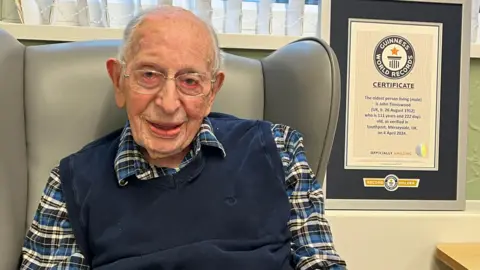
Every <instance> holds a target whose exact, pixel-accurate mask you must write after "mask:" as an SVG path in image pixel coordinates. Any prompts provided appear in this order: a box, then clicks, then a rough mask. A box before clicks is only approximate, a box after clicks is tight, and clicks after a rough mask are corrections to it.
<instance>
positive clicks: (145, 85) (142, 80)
mask: <svg viewBox="0 0 480 270" xmlns="http://www.w3.org/2000/svg"><path fill="white" fill-rule="evenodd" d="M132 77H133V79H134V80H135V82H137V85H138V86H139V87H136V88H135V89H134V91H136V92H140V93H143V94H154V93H156V92H157V91H159V90H161V89H162V88H163V86H164V85H165V82H166V80H167V78H165V76H164V75H163V74H162V73H160V72H155V71H151V70H135V71H134V72H133V73H132ZM175 83H176V86H177V89H178V90H179V91H180V92H181V93H183V94H184V95H188V96H199V95H202V94H204V92H205V89H207V87H206V85H207V84H208V80H207V77H206V76H204V75H202V74H198V73H185V74H181V75H179V76H177V77H176V78H175Z"/></svg>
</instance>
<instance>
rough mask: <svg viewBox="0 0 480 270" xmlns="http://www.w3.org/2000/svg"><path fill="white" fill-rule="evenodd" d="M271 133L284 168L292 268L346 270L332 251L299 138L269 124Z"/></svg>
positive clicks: (320, 193) (317, 186)
mask: <svg viewBox="0 0 480 270" xmlns="http://www.w3.org/2000/svg"><path fill="white" fill-rule="evenodd" d="M272 133H273V136H274V139H275V143H276V145H277V148H278V150H279V153H280V157H281V159H282V163H283V166H284V169H285V175H286V189H287V194H288V197H289V200H290V205H291V212H290V213H291V215H290V221H289V224H288V226H289V228H290V231H291V233H292V256H293V261H294V264H295V265H296V268H295V269H300V270H319V269H329V270H344V269H346V263H345V261H344V260H343V259H342V258H341V257H340V256H339V255H338V254H337V252H336V251H335V248H334V244H333V239H332V232H331V230H330V225H329V224H328V221H327V220H326V218H325V216H324V214H325V208H324V198H323V191H322V188H321V186H320V184H319V183H318V181H317V180H316V178H315V175H314V172H313V171H312V169H311V168H310V166H309V164H308V162H307V158H306V156H305V149H304V145H303V137H302V135H301V134H300V133H299V132H298V131H296V130H294V129H291V128H290V127H288V126H285V125H278V124H275V125H272Z"/></svg>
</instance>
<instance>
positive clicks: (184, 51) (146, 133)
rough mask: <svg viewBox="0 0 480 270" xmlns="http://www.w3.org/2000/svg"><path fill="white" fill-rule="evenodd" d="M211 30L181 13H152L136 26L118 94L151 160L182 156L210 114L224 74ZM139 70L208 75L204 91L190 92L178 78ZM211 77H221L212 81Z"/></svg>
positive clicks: (134, 133) (116, 92) (136, 139)
mask: <svg viewBox="0 0 480 270" xmlns="http://www.w3.org/2000/svg"><path fill="white" fill-rule="evenodd" d="M208 34H209V33H208V30H207V29H205V28H204V26H202V25H201V24H199V23H198V22H197V21H196V20H195V18H190V17H189V16H186V18H185V16H184V18H182V16H178V15H177V16H176V17H175V16H170V17H169V16H162V17H161V18H160V19H156V18H155V17H153V18H147V19H145V21H144V22H142V23H141V24H140V25H139V26H138V28H137V30H136V31H135V34H134V37H133V39H132V41H133V43H132V46H131V50H128V51H127V53H126V59H125V60H126V61H125V62H126V64H125V65H124V69H123V71H122V70H121V66H120V76H119V79H118V87H117V89H116V91H115V94H116V102H117V105H118V106H119V107H123V106H125V107H126V111H127V114H128V119H129V120H130V125H131V128H132V133H133V137H134V139H135V141H136V142H137V144H139V145H140V146H142V147H143V148H144V149H145V150H146V152H147V154H148V156H149V157H148V158H150V159H153V160H155V159H164V158H174V157H175V156H177V158H176V160H177V162H179V161H181V159H182V158H183V156H184V154H185V153H186V152H187V151H188V149H189V145H190V143H191V142H192V140H193V139H194V137H195V135H196V134H197V132H198V130H199V128H200V125H201V124H202V121H203V118H204V117H205V116H207V115H208V114H209V113H210V110H211V107H212V104H213V100H214V98H215V94H216V92H217V91H218V90H219V88H220V86H221V83H222V81H223V74H222V73H219V74H217V75H213V74H212V67H213V66H212V63H211V62H212V61H213V57H214V55H213V50H212V48H213V47H212V45H213V44H212V43H211V39H210V37H209V35H208ZM112 65H113V64H112ZM107 66H108V64H107ZM116 66H117V67H118V66H119V64H118V63H116ZM109 70H110V68H109ZM139 70H144V71H154V72H158V73H161V74H164V75H165V77H169V78H173V77H177V76H178V75H181V74H190V73H198V74H202V75H205V77H204V78H205V82H204V83H203V84H202V89H204V92H203V95H199V96H189V95H185V94H184V93H182V92H181V91H179V88H178V87H177V83H176V82H175V80H173V79H167V80H164V79H163V77H161V76H157V75H154V76H152V74H155V73H149V72H147V73H145V72H139ZM113 73H115V72H113ZM135 73H136V74H143V75H142V76H138V75H137V76H134V74H135ZM111 74H112V72H111ZM123 74H127V75H128V78H123ZM114 77H115V76H114ZM139 80H140V81H139ZM157 80H164V83H163V85H162V86H160V87H156V88H155V87H154V88H153V89H149V87H148V85H149V84H156V82H157ZM211 80H216V82H215V83H213V84H212V83H211ZM187 83H188V84H189V81H184V84H185V85H187ZM145 85H147V87H145ZM180 85H182V84H181V83H180ZM187 86H188V85H187Z"/></svg>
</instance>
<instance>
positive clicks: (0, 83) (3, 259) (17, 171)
mask: <svg viewBox="0 0 480 270" xmlns="http://www.w3.org/2000/svg"><path fill="white" fill-rule="evenodd" d="M24 51H25V48H24V47H23V45H22V44H20V43H19V42H18V41H16V40H15V39H14V38H12V37H11V36H9V35H7V34H6V33H5V32H1V31H0V270H11V269H14V268H13V267H14V265H15V264H16V263H17V262H18V254H19V252H20V249H21V245H22V241H23V239H22V237H21V236H22V234H24V233H25V218H26V209H27V203H28V199H27V156H26V144H25V124H24V123H25V122H24V119H25V115H24V111H23V59H24Z"/></svg>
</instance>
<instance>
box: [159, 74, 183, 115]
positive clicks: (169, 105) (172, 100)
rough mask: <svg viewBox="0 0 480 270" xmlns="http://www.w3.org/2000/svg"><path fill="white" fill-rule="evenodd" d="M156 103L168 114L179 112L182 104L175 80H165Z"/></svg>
mask: <svg viewBox="0 0 480 270" xmlns="http://www.w3.org/2000/svg"><path fill="white" fill-rule="evenodd" d="M155 103H156V104H157V105H158V106H159V107H161V108H162V109H163V110H164V111H165V113H167V114H173V113H175V112H176V111H177V110H178V108H179V107H180V105H181V104H180V99H179V95H178V91H177V86H176V83H175V79H166V80H165V84H164V85H163V88H162V89H160V91H158V93H157V96H156V98H155Z"/></svg>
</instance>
